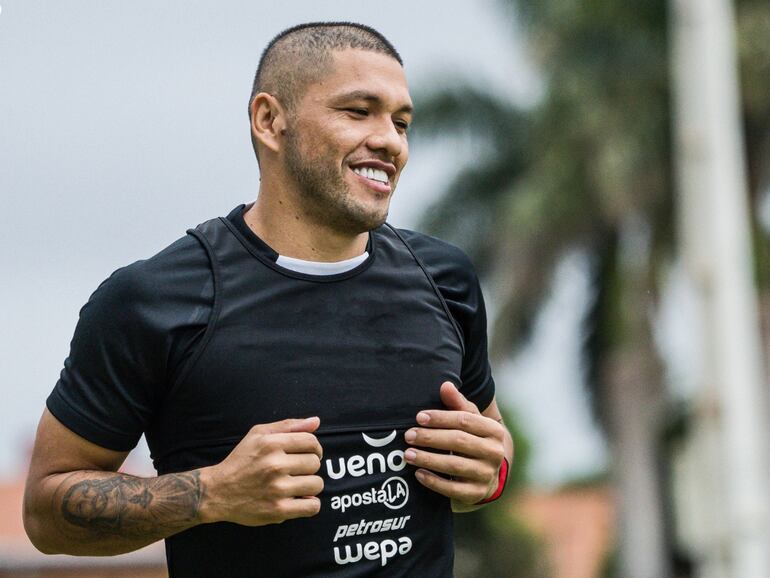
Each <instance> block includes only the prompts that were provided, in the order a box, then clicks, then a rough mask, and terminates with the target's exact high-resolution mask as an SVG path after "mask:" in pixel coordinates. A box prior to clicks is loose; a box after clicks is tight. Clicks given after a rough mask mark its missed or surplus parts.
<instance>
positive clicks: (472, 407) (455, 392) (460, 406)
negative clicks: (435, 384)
mask: <svg viewBox="0 0 770 578" xmlns="http://www.w3.org/2000/svg"><path fill="white" fill-rule="evenodd" d="M439 393H440V395H441V402H442V403H443V404H444V405H445V406H446V407H447V409H450V410H455V411H469V412H471V413H481V412H479V408H477V407H476V404H475V403H472V402H470V401H468V400H467V399H465V396H464V395H463V394H462V393H460V390H459V389H457V387H455V385H454V384H453V383H452V382H451V381H445V382H444V383H442V384H441V389H440V390H439Z"/></svg>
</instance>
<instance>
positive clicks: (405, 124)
mask: <svg viewBox="0 0 770 578" xmlns="http://www.w3.org/2000/svg"><path fill="white" fill-rule="evenodd" d="M394 124H395V125H396V126H397V127H398V129H399V130H402V131H404V132H406V131H408V130H409V123H408V122H405V121H403V120H397V121H396V122H395V123H394Z"/></svg>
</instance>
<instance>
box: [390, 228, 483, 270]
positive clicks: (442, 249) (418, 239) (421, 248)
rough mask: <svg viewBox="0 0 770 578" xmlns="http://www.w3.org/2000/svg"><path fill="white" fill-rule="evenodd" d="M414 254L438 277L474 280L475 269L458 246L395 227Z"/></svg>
mask: <svg viewBox="0 0 770 578" xmlns="http://www.w3.org/2000/svg"><path fill="white" fill-rule="evenodd" d="M397 230H398V233H399V234H400V235H401V236H402V237H403V238H404V240H405V241H406V242H407V243H408V245H409V246H410V247H411V248H412V250H413V251H414V252H415V254H416V255H417V256H418V257H419V258H420V259H421V260H422V262H423V263H424V264H425V266H426V267H427V268H428V270H429V271H430V273H431V275H433V276H434V277H437V279H436V280H437V281H438V280H439V279H443V278H445V277H449V278H451V279H452V280H455V281H457V280H463V281H466V282H469V281H471V280H475V278H476V271H475V269H474V267H473V264H472V263H471V260H470V258H469V257H468V255H466V253H465V251H463V250H462V249H460V248H459V247H457V246H455V245H453V244H451V243H449V242H447V241H444V240H443V239H439V238H438V237H433V236H431V235H426V234H425V233H420V232H418V231H412V230H410V229H397Z"/></svg>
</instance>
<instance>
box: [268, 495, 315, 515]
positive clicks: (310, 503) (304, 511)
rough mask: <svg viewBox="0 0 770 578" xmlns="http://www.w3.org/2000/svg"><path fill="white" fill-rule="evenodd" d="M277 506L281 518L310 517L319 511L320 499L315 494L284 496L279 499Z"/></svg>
mask: <svg viewBox="0 0 770 578" xmlns="http://www.w3.org/2000/svg"><path fill="white" fill-rule="evenodd" d="M278 508H279V512H280V515H281V518H282V519H283V520H292V519H294V518H310V517H311V516H315V515H316V514H318V512H320V511H321V500H320V499H318V498H316V497H315V496H311V497H302V498H286V499H284V500H281V501H280V503H279V505H278Z"/></svg>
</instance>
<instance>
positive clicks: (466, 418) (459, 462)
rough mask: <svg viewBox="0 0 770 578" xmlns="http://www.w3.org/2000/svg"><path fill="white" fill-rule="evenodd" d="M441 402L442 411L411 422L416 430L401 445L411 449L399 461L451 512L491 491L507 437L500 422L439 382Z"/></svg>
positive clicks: (447, 384) (506, 443)
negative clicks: (413, 468) (446, 500)
mask: <svg viewBox="0 0 770 578" xmlns="http://www.w3.org/2000/svg"><path fill="white" fill-rule="evenodd" d="M441 401H442V402H443V403H444V405H445V406H446V407H447V408H448V410H424V411H421V412H420V413H418V414H417V423H419V424H420V425H421V426H422V427H416V428H412V429H410V430H408V431H407V432H406V434H405V439H406V441H407V443H409V444H411V445H412V446H415V447H412V448H409V449H408V450H406V452H405V458H406V461H407V462H408V463H410V464H412V465H414V466H417V467H418V468H420V469H418V470H417V472H416V474H415V475H416V477H417V480H418V481H419V482H420V483H421V484H422V485H423V486H425V487H427V488H430V489H431V490H433V491H435V492H438V493H439V494H442V495H444V496H447V497H448V498H451V499H452V502H453V509H455V510H464V509H468V507H469V506H473V505H474V504H477V503H478V502H480V501H482V500H484V499H486V498H488V497H489V496H491V495H492V494H493V493H494V491H495V490H496V489H497V486H498V472H499V469H500V465H501V464H502V462H503V457H505V456H506V455H508V459H509V460H510V459H511V458H512V455H511V454H512V444H511V443H510V441H509V440H510V434H508V432H507V430H506V429H505V427H504V426H503V425H502V423H500V422H498V421H496V420H495V419H492V418H491V417H485V416H483V415H481V413H480V412H479V410H478V408H477V407H476V405H475V404H473V403H471V402H470V401H468V400H467V399H465V397H464V396H463V395H462V394H461V393H460V392H459V391H458V390H457V388H456V387H455V386H454V385H453V384H452V383H451V382H448V381H447V382H444V383H443V384H441ZM495 413H497V412H496V406H495ZM498 415H499V414H498ZM508 446H510V447H511V451H510V452H509V451H507V448H508ZM418 448H428V449H435V450H444V451H446V452H449V453H436V452H432V451H427V450H426V449H418ZM436 472H438V473H440V474H446V475H447V476H451V477H450V478H449V479H447V477H444V476H441V475H438V474H437V473H436Z"/></svg>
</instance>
